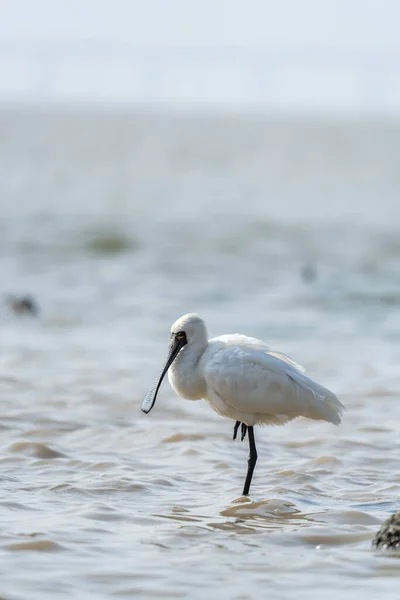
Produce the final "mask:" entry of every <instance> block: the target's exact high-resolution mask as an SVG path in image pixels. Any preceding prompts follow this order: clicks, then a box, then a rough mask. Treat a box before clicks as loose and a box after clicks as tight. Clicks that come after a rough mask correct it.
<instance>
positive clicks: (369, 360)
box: [0, 109, 400, 600]
mask: <svg viewBox="0 0 400 600" xmlns="http://www.w3.org/2000/svg"><path fill="white" fill-rule="evenodd" d="M399 143H400V124H399V123H397V122H383V121H375V122H369V123H368V122H356V121H350V120H347V121H340V120H337V119H336V120H335V119H331V120H322V119H321V120H320V121H307V120H300V119H298V120H295V119H292V120H288V119H286V120H285V119H284V118H283V117H280V118H279V119H278V118H277V119H272V118H271V119H264V120H262V119H256V118H255V117H254V118H252V119H246V118H244V117H242V118H234V117H232V118H224V119H221V118H218V117H216V116H215V117H211V116H208V117H202V118H201V117H197V118H194V117H189V116H185V117H183V116H182V117H179V116H167V115H164V116H163V115H158V116H157V115H140V114H136V115H135V114H122V113H121V114H115V115H113V114H95V113H91V114H89V113H78V112H75V113H73V112H70V113H67V112H65V113H63V112H52V113H46V112H45V111H38V110H37V111H33V110H32V111H30V112H28V111H25V112H11V111H7V110H5V109H4V110H3V111H2V112H1V113H0V165H1V166H0V169H1V173H0V175H1V176H0V208H1V214H2V219H1V221H0V234H1V235H0V277H1V281H2V288H1V291H2V292H3V293H4V298H3V301H2V304H1V311H0V318H1V332H2V333H1V338H0V344H1V346H0V347H1V353H0V390H1V394H0V436H1V438H0V439H1V452H0V480H1V484H2V485H1V488H0V504H1V509H2V510H1V511H0V523H1V529H0V556H1V579H0V594H1V596H2V597H4V598H6V599H7V600H15V599H18V600H19V599H21V598H24V599H25V598H41V599H42V598H43V599H45V598H52V599H53V598H62V597H76V598H96V599H98V598H110V597H124V596H125V597H130V596H134V595H139V596H141V597H151V598H163V597H173V598H187V597H190V598H204V596H205V594H207V593H211V594H213V595H214V596H216V595H218V597H219V598H222V599H224V598H226V599H228V598H229V599H233V598H234V599H238V600H239V599H244V598H250V597H255V596H256V595H257V596H259V595H260V592H261V594H263V593H264V594H267V593H268V595H269V596H270V597H271V598H286V597H293V595H294V594H296V598H297V599H298V600H302V599H304V600H306V599H307V600H309V599H313V598H319V597H320V596H321V594H323V595H324V598H336V597H337V595H338V590H340V598H354V597H357V596H358V595H362V596H363V598H372V597H374V598H375V597H377V596H378V597H379V598H397V596H398V579H397V577H398V574H399V573H400V567H399V562H398V559H397V558H396V556H393V555H386V554H382V553H376V552H373V551H372V550H371V539H372V537H373V535H374V533H375V532H376V531H377V529H378V528H379V524H380V523H381V522H382V520H383V519H384V518H386V517H387V516H388V515H389V514H390V513H391V512H393V511H395V510H396V509H398V508H399V495H400V475H399V455H400V453H399V449H400V441H399V440H400V435H399V433H400V431H399V430H400V425H399V423H400V420H399V416H400V408H399V396H400V371H399V368H398V365H399V363H400V345H399V339H400V266H399V265H400V243H399V231H398V223H399V217H400V204H399V201H398V197H399V193H400V175H399V173H400V170H399V168H398V160H399V159H398V156H399V154H398V147H399ZM314 269H315V273H314V272H313V270H314ZM314 275H315V277H314ZM307 276H308V278H307ZM13 293H15V294H22V293H30V294H33V295H34V297H35V298H36V299H37V301H38V303H39V305H40V309H41V312H40V317H39V318H38V319H35V318H30V317H29V316H17V315H14V314H12V312H11V311H10V310H9V307H8V305H7V298H6V294H13ZM189 311H197V312H199V313H200V314H201V315H202V316H203V317H204V318H205V319H206V321H207V323H208V326H209V333H210V336H214V335H218V334H221V333H228V332H235V331H239V332H243V333H247V334H249V335H254V336H257V337H261V338H262V339H264V340H265V341H266V342H268V343H269V344H270V345H272V346H274V347H277V348H278V349H281V350H283V351H285V352H287V353H289V354H290V355H291V356H293V358H294V359H295V360H297V361H298V362H300V363H302V364H304V365H305V366H306V367H307V368H308V373H309V374H310V375H311V377H314V378H316V379H317V380H318V381H321V383H324V384H325V385H326V386H328V387H330V388H331V389H333V390H334V391H335V392H336V393H337V394H338V395H339V397H340V399H341V400H342V401H343V403H344V404H345V405H346V407H347V411H346V413H345V416H344V421H343V424H342V426H341V427H340V428H335V427H333V426H331V425H328V424H324V423H314V422H310V421H306V420H301V419H299V420H297V421H295V422H292V423H290V424H288V425H287V426H285V427H281V428H278V427H276V428H264V429H261V428H258V429H257V430H256V440H257V447H258V454H259V461H258V464H257V467H256V471H255V475H254V479H253V484H252V489H251V496H250V498H248V499H245V498H241V497H240V493H241V490H242V486H243V481H244V477H245V472H246V460H247V453H248V448H247V444H246V443H241V442H240V441H238V440H236V441H235V442H233V441H232V439H231V438H232V429H233V422H230V421H227V420H224V419H221V418H220V417H218V416H217V415H215V414H213V413H212V412H211V411H210V410H209V407H208V406H207V405H206V404H205V403H203V402H196V403H191V402H185V401H183V400H181V399H179V398H177V397H175V396H174V394H173V392H172V391H171V390H170V389H169V387H168V385H167V384H165V385H164V386H163V388H162V390H161V394H160V397H159V399H158V402H157V405H156V408H155V409H154V410H153V411H152V413H151V414H150V415H149V416H145V415H143V414H142V413H141V412H140V403H141V401H142V399H143V397H144V394H145V393H146V392H147V390H148V388H149V387H150V386H151V385H152V383H153V381H154V378H155V376H156V375H157V373H158V372H159V369H160V367H161V363H162V361H163V359H164V357H165V354H166V351H167V344H168V342H169V326H170V324H171V323H172V322H173V321H174V320H175V319H176V318H177V317H178V316H179V315H180V314H182V313H184V312H189Z"/></svg>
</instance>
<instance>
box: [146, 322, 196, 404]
mask: <svg viewBox="0 0 400 600" xmlns="http://www.w3.org/2000/svg"><path fill="white" fill-rule="evenodd" d="M186 344H187V338H186V333H185V332H184V331H178V333H171V341H170V344H169V351H168V357H167V361H166V363H165V365H164V368H163V370H162V371H161V375H160V378H159V380H158V383H157V382H156V384H155V385H154V386H153V387H152V388H151V390H150V391H149V393H148V394H147V395H146V398H145V399H144V400H143V403H142V411H143V412H144V413H146V414H147V413H149V412H150V411H151V409H152V408H153V406H154V404H155V402H156V398H157V394H158V390H159V389H160V385H161V383H162V380H163V379H164V376H165V374H166V372H167V371H168V369H169V368H170V366H171V365H172V363H173V362H174V360H175V358H176V357H177V356H178V354H179V351H180V350H181V349H182V348H183V346H185V345H186Z"/></svg>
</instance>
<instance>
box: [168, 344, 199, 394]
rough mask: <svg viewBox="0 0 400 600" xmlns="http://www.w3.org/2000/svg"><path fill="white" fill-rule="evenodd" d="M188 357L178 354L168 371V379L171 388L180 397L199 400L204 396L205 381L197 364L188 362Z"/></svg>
mask: <svg viewBox="0 0 400 600" xmlns="http://www.w3.org/2000/svg"><path fill="white" fill-rule="evenodd" d="M182 354H183V353H182ZM188 358H189V357H188ZM188 358H186V359H185V357H184V356H180V355H179V356H178V358H177V359H176V360H175V362H174V363H172V365H171V368H170V369H169V371H168V380H169V383H170V385H171V387H172V389H173V390H174V391H175V392H176V394H178V396H180V397H181V398H185V399H186V400H201V399H202V398H205V397H206V393H207V387H206V383H205V380H204V378H203V377H202V376H201V373H200V369H199V366H198V364H197V365H196V364H193V363H192V364H190V361H189V360H188Z"/></svg>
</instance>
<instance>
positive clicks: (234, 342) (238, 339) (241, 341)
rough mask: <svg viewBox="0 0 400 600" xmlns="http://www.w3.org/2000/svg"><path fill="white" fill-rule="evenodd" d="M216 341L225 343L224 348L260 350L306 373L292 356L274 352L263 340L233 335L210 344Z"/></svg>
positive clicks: (218, 338) (217, 339)
mask: <svg viewBox="0 0 400 600" xmlns="http://www.w3.org/2000/svg"><path fill="white" fill-rule="evenodd" d="M214 341H216V342H219V343H223V345H224V347H226V348H227V347H230V346H239V347H241V348H250V349H253V350H260V351H261V352H265V353H266V354H269V355H270V356H275V358H279V359H280V360H282V361H284V362H285V363H287V364H288V365H290V366H291V367H293V368H294V369H296V371H299V372H300V373H305V372H306V369H305V367H302V366H301V365H299V364H298V363H296V362H295V361H294V360H293V359H292V358H291V357H290V356H288V355H287V354H285V353H284V352H279V351H277V350H274V349H273V348H271V347H270V346H267V344H265V343H264V342H262V341H261V340H258V339H257V338H253V337H249V336H247V335H242V334H240V333H233V334H227V335H220V336H219V337H217V338H213V339H212V340H210V342H214Z"/></svg>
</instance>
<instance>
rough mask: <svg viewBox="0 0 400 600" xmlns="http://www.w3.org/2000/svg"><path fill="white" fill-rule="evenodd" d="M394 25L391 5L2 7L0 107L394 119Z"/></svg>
mask: <svg viewBox="0 0 400 600" xmlns="http://www.w3.org/2000/svg"><path fill="white" fill-rule="evenodd" d="M399 23H400V1H399V0H385V1H382V0H274V1H272V0H107V1H106V0H0V100H1V98H2V97H4V95H6V96H7V97H8V98H13V94H14V95H16V96H18V97H22V98H27V97H28V98H29V97H30V96H32V94H33V95H35V94H36V96H37V95H39V96H40V94H42V95H43V96H46V95H47V96H48V97H51V98H53V99H60V98H61V99H62V98H64V97H65V98H66V99H69V100H71V99H72V100H73V101H74V100H76V99H78V100H79V99H85V98H92V99H97V100H100V101H102V100H104V101H108V100H111V101H118V99H119V98H120V99H123V100H126V101H129V102H131V101H138V102H141V103H148V102H154V101H155V102H156V103H157V102H168V103H170V102H177V103H187V102H189V103H192V102H200V103H203V102H205V103H211V104H212V103H217V104H221V103H222V104H226V105H228V104H233V105H243V106H246V105H251V104H253V105H254V104H257V105H258V106H269V105H270V106H278V107H279V106H283V107H289V108H291V107H292V108H293V107H294V108H297V107H300V108H304V107H306V108H307V106H309V107H311V108H324V107H325V108H326V107H328V108H335V107H337V108H340V109H342V108H346V107H349V108H351V109H353V110H354V109H355V110H358V109H362V108H363V107H365V106H366V107H367V109H370V108H373V109H374V108H375V107H377V108H378V109H380V108H381V109H383V110H386V109H388V110H392V109H393V108H394V109H396V110H397V109H398V110H400V68H399V67H400V65H399V56H400V35H399ZM78 41H79V42H82V41H86V42H88V43H87V44H86V46H82V45H80V46H79V49H77V47H75V46H74V44H75V43H76V42H78ZM29 42H30V43H31V44H29ZM32 42H39V43H40V44H41V46H37V47H35V46H34V45H32ZM90 42H97V43H99V42H100V43H101V44H102V46H101V47H100V46H98V45H95V44H93V45H92V46H91V45H90ZM43 43H44V44H45V45H44V46H43ZM124 44H125V45H126V47H125V46H124ZM118 45H119V46H118ZM116 46H117V47H118V48H119V49H117V50H115V47H116ZM171 47H173V48H178V49H179V48H180V49H181V50H180V51H179V50H178V53H175V54H171V52H170V50H169V49H170V48H171ZM189 47H191V48H196V49H197V50H196V52H197V54H196V55H193V52H192V51H191V50H190V48H189ZM224 47H225V48H228V49H229V52H230V53H229V52H228V54H221V48H224ZM140 48H142V49H143V48H147V49H149V48H150V49H151V48H153V49H154V48H155V49H157V48H158V50H157V51H158V55H157V56H156V57H155V59H154V57H153V59H152V58H150V59H149V58H148V57H146V55H142V54H140ZM207 48H208V49H209V50H208V52H207ZM235 48H236V50H235ZM249 49H254V51H255V52H256V53H257V52H259V55H257V54H255V55H254V56H250V58H249V54H248V50H249ZM246 52H247V55H246ZM285 52H286V54H285ZM218 53H219V54H218ZM274 53H275V54H274Z"/></svg>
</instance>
